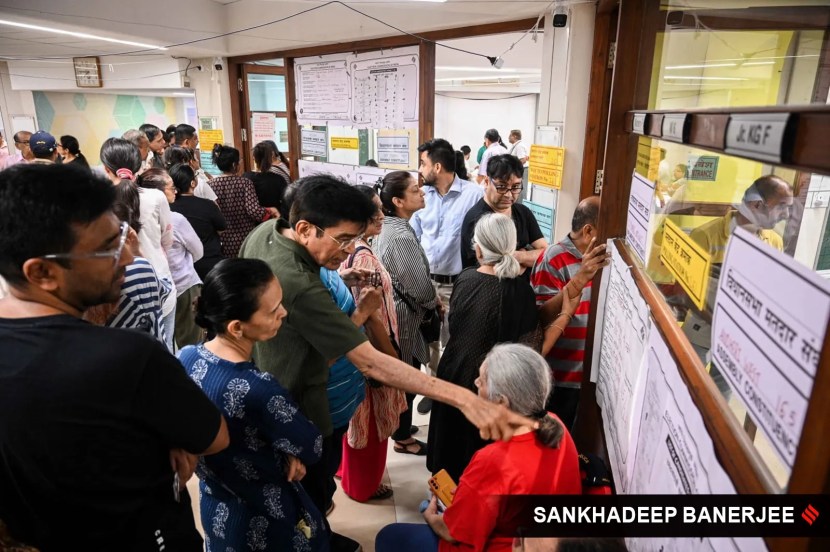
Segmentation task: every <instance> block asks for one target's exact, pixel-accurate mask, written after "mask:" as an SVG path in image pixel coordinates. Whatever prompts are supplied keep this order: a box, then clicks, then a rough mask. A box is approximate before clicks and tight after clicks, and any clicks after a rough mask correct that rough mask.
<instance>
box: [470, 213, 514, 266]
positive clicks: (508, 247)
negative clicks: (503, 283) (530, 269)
mask: <svg viewBox="0 0 830 552" xmlns="http://www.w3.org/2000/svg"><path fill="white" fill-rule="evenodd" d="M473 244H474V245H478V247H479V248H480V249H481V264H483V265H490V266H493V267H494V268H495V271H496V276H497V277H498V278H499V280H501V279H503V278H515V277H516V276H518V275H519V274H521V272H522V267H521V265H520V264H519V261H517V260H516V258H515V257H514V256H513V252H514V251H515V250H516V225H514V224H513V221H512V220H511V219H510V218H509V217H506V216H504V215H500V214H498V213H491V214H488V215H484V216H483V217H481V218H480V219H479V220H478V222H477V223H476V228H475V235H474V236H473Z"/></svg>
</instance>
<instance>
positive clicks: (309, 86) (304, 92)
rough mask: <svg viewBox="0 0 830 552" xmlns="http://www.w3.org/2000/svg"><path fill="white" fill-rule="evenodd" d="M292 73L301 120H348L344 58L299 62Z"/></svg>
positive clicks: (348, 88)
mask: <svg viewBox="0 0 830 552" xmlns="http://www.w3.org/2000/svg"><path fill="white" fill-rule="evenodd" d="M306 59H313V58H306ZM294 74H295V79H296V81H297V121H298V122H299V123H300V124H307V123H312V122H313V123H323V124H325V122H326V121H348V120H349V113H350V111H351V98H350V96H349V94H350V93H351V90H350V80H349V74H348V62H347V61H346V59H336V60H331V61H317V62H298V63H297V64H296V65H295V69H294Z"/></svg>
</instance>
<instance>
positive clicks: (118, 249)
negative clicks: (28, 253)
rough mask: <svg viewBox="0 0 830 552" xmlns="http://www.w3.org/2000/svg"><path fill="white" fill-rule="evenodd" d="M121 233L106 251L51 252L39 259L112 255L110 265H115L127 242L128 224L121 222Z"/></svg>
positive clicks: (67, 258)
mask: <svg viewBox="0 0 830 552" xmlns="http://www.w3.org/2000/svg"><path fill="white" fill-rule="evenodd" d="M120 229H121V234H120V236H119V237H118V245H116V246H115V248H113V249H109V250H107V251H95V252H93V253H52V254H49V255H41V256H40V258H41V259H47V260H61V259H66V260H71V259H107V258H110V257H112V266H113V267H117V266H118V261H120V260H121V253H122V252H123V251H124V245H126V243H127V236H128V235H129V233H130V225H129V224H127V223H126V222H122V223H121V226H120Z"/></svg>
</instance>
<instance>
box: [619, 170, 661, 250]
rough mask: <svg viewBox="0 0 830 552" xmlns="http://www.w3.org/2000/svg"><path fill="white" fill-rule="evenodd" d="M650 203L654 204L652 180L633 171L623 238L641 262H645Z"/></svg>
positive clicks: (649, 222)
mask: <svg viewBox="0 0 830 552" xmlns="http://www.w3.org/2000/svg"><path fill="white" fill-rule="evenodd" d="M652 205H654V182H652V181H651V180H649V179H647V178H645V177H643V176H642V175H639V174H637V171H634V174H633V176H632V178H631V194H630V195H629V196H628V219H627V221H626V224H625V240H626V241H627V242H628V244H629V245H631V248H632V249H633V250H634V252H635V253H637V256H638V257H640V261H641V262H645V259H646V252H647V251H648V243H649V228H650V224H651V211H652V209H651V207H652Z"/></svg>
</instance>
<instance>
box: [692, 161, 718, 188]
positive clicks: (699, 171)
mask: <svg viewBox="0 0 830 552" xmlns="http://www.w3.org/2000/svg"><path fill="white" fill-rule="evenodd" d="M719 160H720V157H718V156H717V155H701V156H694V157H690V158H689V164H688V165H687V167H688V168H687V169H686V179H687V180H703V181H708V182H714V181H715V180H717V179H718V161H719Z"/></svg>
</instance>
